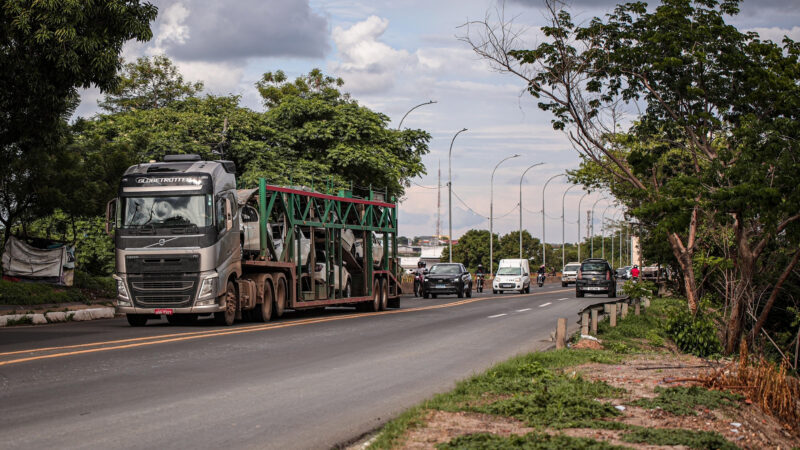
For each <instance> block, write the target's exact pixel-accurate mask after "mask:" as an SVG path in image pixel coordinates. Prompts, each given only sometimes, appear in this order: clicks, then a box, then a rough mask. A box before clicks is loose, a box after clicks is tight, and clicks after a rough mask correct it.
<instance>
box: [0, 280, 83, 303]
mask: <svg viewBox="0 0 800 450" xmlns="http://www.w3.org/2000/svg"><path fill="white" fill-rule="evenodd" d="M87 301H88V299H87V297H86V296H85V295H84V294H83V292H82V291H81V290H80V289H75V288H60V287H57V286H52V285H49V284H43V283H26V282H12V281H6V280H0V305H20V306H31V305H43V304H49V303H86V302H87Z"/></svg>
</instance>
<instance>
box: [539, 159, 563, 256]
mask: <svg viewBox="0 0 800 450" xmlns="http://www.w3.org/2000/svg"><path fill="white" fill-rule="evenodd" d="M565 176H567V174H565V173H559V174H558V175H553V176H552V177H550V178H548V179H547V181H545V182H544V186H542V265H543V266H544V265H545V264H547V251H546V250H547V249H546V248H545V234H546V233H545V230H544V219H545V213H544V190H545V189H547V184H548V183H550V182H551V181H553V180H554V179H556V178H558V177H565Z"/></svg>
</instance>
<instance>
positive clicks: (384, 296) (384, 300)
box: [381, 279, 389, 311]
mask: <svg viewBox="0 0 800 450" xmlns="http://www.w3.org/2000/svg"><path fill="white" fill-rule="evenodd" d="M388 307H389V283H388V282H387V280H385V279H383V280H381V311H386V308H388Z"/></svg>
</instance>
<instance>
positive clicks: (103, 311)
mask: <svg viewBox="0 0 800 450" xmlns="http://www.w3.org/2000/svg"><path fill="white" fill-rule="evenodd" d="M114 312H115V310H114V308H112V307H105V308H88V309H79V310H75V311H66V312H49V313H45V314H7V315H4V316H0V327H5V326H11V325H17V324H27V325H41V324H47V323H58V322H83V321H87V320H97V319H113V318H114ZM9 323H10V324H9Z"/></svg>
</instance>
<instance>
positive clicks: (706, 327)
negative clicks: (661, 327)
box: [666, 302, 722, 358]
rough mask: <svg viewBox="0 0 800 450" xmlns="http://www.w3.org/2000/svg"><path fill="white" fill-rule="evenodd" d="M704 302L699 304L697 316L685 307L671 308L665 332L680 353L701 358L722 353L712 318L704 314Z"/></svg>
mask: <svg viewBox="0 0 800 450" xmlns="http://www.w3.org/2000/svg"><path fill="white" fill-rule="evenodd" d="M704 303H705V302H701V305H700V307H698V310H697V314H696V315H694V316H693V315H692V313H691V312H690V311H689V310H688V308H686V307H685V306H683V307H680V308H672V310H671V311H670V313H671V314H669V315H668V317H667V324H666V331H667V334H668V335H669V337H670V338H671V339H672V340H673V341H675V344H676V345H677V346H678V348H679V349H681V351H683V352H685V353H691V354H693V355H695V356H699V357H701V358H704V357H708V356H711V355H715V354H719V353H721V352H722V344H721V343H720V341H719V337H718V336H717V327H716V326H715V324H714V320H713V318H712V317H711V316H710V315H708V314H707V313H705V309H706V308H705V307H704Z"/></svg>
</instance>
